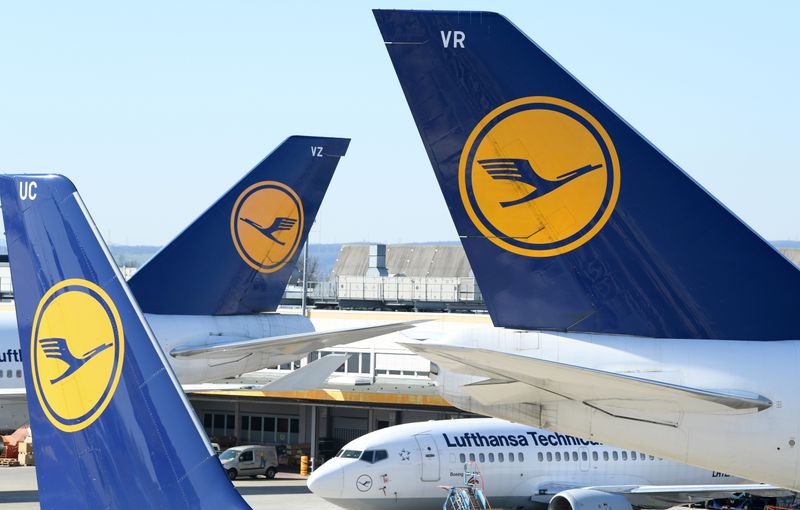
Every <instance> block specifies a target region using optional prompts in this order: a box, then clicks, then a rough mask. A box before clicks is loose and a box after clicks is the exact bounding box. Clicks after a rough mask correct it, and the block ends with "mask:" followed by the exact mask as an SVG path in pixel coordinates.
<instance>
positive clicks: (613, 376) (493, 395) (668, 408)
mask: <svg viewBox="0 0 800 510" xmlns="http://www.w3.org/2000/svg"><path fill="white" fill-rule="evenodd" d="M403 345H404V346H405V347H408V348H409V349H411V350H412V351H414V352H416V353H418V354H420V355H421V356H424V357H425V358H428V359H430V360H431V361H434V362H436V363H438V364H439V365H442V366H444V367H447V368H449V369H451V370H454V371H456V372H460V373H467V374H471V375H477V374H480V375H481V376H483V377H487V378H490V379H494V380H493V381H483V382H482V383H478V384H471V385H467V386H464V389H465V391H467V393H469V394H470V395H471V396H473V397H475V398H476V399H478V400H479V401H482V402H484V403H496V402H497V401H498V400H501V401H504V402H506V403H509V402H508V400H509V398H511V397H514V398H515V399H516V401H517V402H520V403H522V402H525V403H531V404H540V403H546V402H556V401H559V400H573V401H579V402H582V403H583V404H585V405H586V406H588V407H591V408H593V409H597V410H599V411H601V412H604V413H606V414H610V415H612V416H616V417H620V418H627V419H633V420H641V421H648V422H653V423H659V424H664V425H673V426H674V425H675V424H676V421H677V417H678V415H679V414H680V413H686V412H689V413H706V414H717V415H721V414H743V413H751V412H757V411H763V410H764V409H767V408H769V407H770V406H772V401H771V400H769V399H768V398H766V397H764V396H762V395H758V394H754V393H751V392H744V391H731V390H717V389H700V388H690V387H686V386H681V385H677V384H670V383H666V382H661V381H657V380H652V379H643V378H639V377H633V376H629V375H624V374H618V373H613V372H606V371H602V370H597V369H593V368H587V367H581V366H575V365H568V364H565V363H558V362H554V361H548V360H543V359H539V358H533V357H528V356H520V355H516V354H508V353H503V352H496V351H491V350H488V349H475V348H470V347H460V346H453V345H444V344H429V343H425V344H419V343H403ZM510 383H524V384H525V385H526V386H527V387H528V388H527V391H526V390H525V388H524V387H522V386H520V385H519V384H514V385H513V387H512V386H509V384H510ZM509 389H513V391H509Z"/></svg>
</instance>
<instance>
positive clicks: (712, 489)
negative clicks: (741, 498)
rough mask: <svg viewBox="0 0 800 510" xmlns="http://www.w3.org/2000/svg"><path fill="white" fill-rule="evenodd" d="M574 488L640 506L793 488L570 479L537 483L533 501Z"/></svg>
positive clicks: (763, 494) (783, 494) (783, 491)
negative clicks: (599, 482) (603, 483)
mask: <svg viewBox="0 0 800 510" xmlns="http://www.w3.org/2000/svg"><path fill="white" fill-rule="evenodd" d="M573 489H579V490H586V491H596V492H605V493H608V494H618V495H621V496H624V497H625V498H626V499H627V500H628V502H629V503H630V504H631V505H632V506H634V507H639V508H648V507H659V508H660V507H663V506H664V504H665V503H666V504H671V505H681V504H687V503H698V502H702V501H709V500H712V499H721V498H731V497H733V496H734V495H736V494H744V493H747V494H750V495H753V496H761V497H774V498H777V497H788V496H792V495H793V494H794V493H793V492H792V491H790V490H787V489H783V488H781V487H776V486H774V485H768V484H763V483H740V484H720V485H715V484H711V485H608V486H593V487H585V486H577V485H575V484H570V483H547V484H542V485H540V486H538V487H537V491H536V493H535V494H534V495H533V496H531V501H534V502H538V503H544V504H548V503H549V502H550V500H551V499H552V498H553V496H555V495H556V494H558V493H560V492H562V491H568V490H573Z"/></svg>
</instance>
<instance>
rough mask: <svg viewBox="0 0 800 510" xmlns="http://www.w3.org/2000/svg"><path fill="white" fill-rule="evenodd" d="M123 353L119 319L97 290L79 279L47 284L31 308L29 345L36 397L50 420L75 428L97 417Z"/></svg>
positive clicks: (112, 388) (109, 394)
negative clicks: (31, 320) (36, 303)
mask: <svg viewBox="0 0 800 510" xmlns="http://www.w3.org/2000/svg"><path fill="white" fill-rule="evenodd" d="M124 354H125V340H124V334H123V331H122V322H121V321H120V318H119V313H118V312H117V308H116V306H114V303H113V301H111V298H110V297H109V296H108V294H106V292H105V291H104V290H103V289H102V288H100V287H99V286H98V285H96V284H94V283H92V282H89V281H86V280H81V279H71V280H64V281H62V282H59V283H57V284H55V285H54V286H53V287H51V288H50V290H48V291H47V293H45V295H44V296H43V297H42V299H41V300H40V301H39V306H38V307H37V308H36V315H35V316H34V318H33V328H32V331H31V349H30V356H31V369H32V372H31V373H32V374H33V385H34V387H35V389H36V397H37V398H38V399H39V403H40V404H41V406H42V409H43V410H44V414H45V415H46V416H47V419H48V420H50V423H52V424H53V425H54V426H55V427H56V428H58V429H61V430H63V431H65V432H77V431H79V430H82V429H84V428H86V427H88V426H89V425H91V424H92V423H93V422H94V421H95V420H96V419H97V418H99V417H100V415H101V414H103V411H104V410H105V408H106V407H107V406H108V403H109V402H110V401H111V397H113V396H114V392H115V391H116V389H117V383H118V382H119V377H120V374H121V373H122V360H123V357H124Z"/></svg>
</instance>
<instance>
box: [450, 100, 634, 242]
mask: <svg viewBox="0 0 800 510" xmlns="http://www.w3.org/2000/svg"><path fill="white" fill-rule="evenodd" d="M458 181H459V182H458V184H459V191H460V194H461V200H462V202H463V204H464V207H465V208H466V211H467V214H468V215H469V217H470V219H471V220H472V222H473V223H474V224H475V226H476V227H477V228H478V229H479V230H480V232H481V233H482V234H483V235H484V236H486V237H487V238H488V239H489V240H491V241H492V242H493V243H494V244H496V245H498V246H500V247H501V248H503V249H505V250H508V251H511V252H513V253H517V254H520V255H525V256H528V257H550V256H553V255H559V254H563V253H566V252H568V251H571V250H574V249H575V248H577V247H579V246H581V245H583V244H584V243H586V242H587V241H589V240H590V239H591V238H592V237H594V235H595V234H597V233H598V232H599V231H600V230H601V229H602V228H603V226H604V225H605V223H606V222H607V221H608V218H609V217H610V216H611V213H612V211H613V210H614V206H615V205H616V202H617V197H618V195H619V182H620V170H619V161H618V158H617V152H616V150H615V148H614V144H613V143H612V141H611V138H610V137H609V136H608V133H606V131H605V129H603V126H601V125H600V123H599V122H598V121H597V120H596V119H595V118H594V117H592V116H591V115H590V114H589V113H588V112H586V111H585V110H583V109H582V108H580V107H578V106H576V105H574V104H572V103H569V102H567V101H564V100H562V99H557V98H553V97H544V96H537V97H524V98H521V99H517V100H514V101H510V102H508V103H506V104H504V105H502V106H500V107H498V108H496V109H495V110H493V111H492V112H490V113H489V114H488V115H487V116H486V117H484V118H483V119H482V120H481V121H480V122H479V123H478V125H477V126H476V127H475V129H474V130H473V131H472V133H471V134H470V136H469V138H468V139H467V143H466V144H465V145H464V150H463V152H462V153H461V160H460V162H459V171H458Z"/></svg>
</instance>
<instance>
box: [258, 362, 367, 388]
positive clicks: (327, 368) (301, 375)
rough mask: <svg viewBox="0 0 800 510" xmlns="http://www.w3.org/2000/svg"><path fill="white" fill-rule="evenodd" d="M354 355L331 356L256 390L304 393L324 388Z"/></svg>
mask: <svg viewBox="0 0 800 510" xmlns="http://www.w3.org/2000/svg"><path fill="white" fill-rule="evenodd" d="M350 356H352V354H329V355H327V356H323V357H321V358H319V359H316V360H314V361H312V362H311V363H309V364H308V365H305V366H303V367H300V368H298V369H297V370H295V371H293V372H291V373H288V374H286V375H284V376H283V377H281V378H280V379H278V380H276V381H273V382H271V383H269V384H266V385H264V386H261V387H260V388H254V389H257V390H261V391H303V390H316V389H318V388H322V387H323V386H324V384H325V380H326V379H327V378H328V377H329V376H330V375H331V374H332V373H333V371H334V370H336V369H337V368H339V367H340V366H342V364H343V363H344V362H345V361H347V359H348V358H349V357H350Z"/></svg>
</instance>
